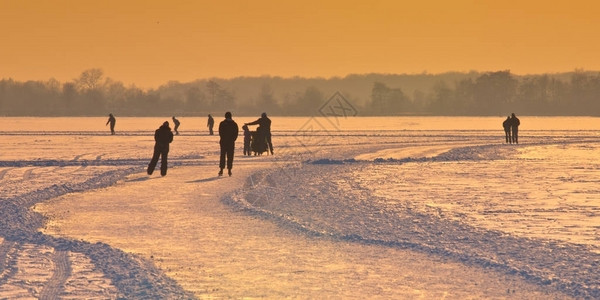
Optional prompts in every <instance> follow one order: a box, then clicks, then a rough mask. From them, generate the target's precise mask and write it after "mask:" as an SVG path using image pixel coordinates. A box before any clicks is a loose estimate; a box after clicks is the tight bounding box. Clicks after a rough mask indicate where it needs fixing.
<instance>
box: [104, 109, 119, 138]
mask: <svg viewBox="0 0 600 300" xmlns="http://www.w3.org/2000/svg"><path fill="white" fill-rule="evenodd" d="M115 123H117V119H115V116H113V114H112V113H110V114H108V121H106V125H108V124H110V134H112V135H115ZM106 125H104V126H106Z"/></svg>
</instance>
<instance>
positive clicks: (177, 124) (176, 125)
mask: <svg viewBox="0 0 600 300" xmlns="http://www.w3.org/2000/svg"><path fill="white" fill-rule="evenodd" d="M173 124H175V127H173V130H174V131H175V134H176V135H179V131H177V128H179V124H181V123H180V122H179V120H177V119H176V118H175V116H173Z"/></svg>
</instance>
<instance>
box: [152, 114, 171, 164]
mask: <svg viewBox="0 0 600 300" xmlns="http://www.w3.org/2000/svg"><path fill="white" fill-rule="evenodd" d="M154 141H155V144H154V155H152V160H150V164H148V175H152V172H154V168H155V167H156V163H158V158H159V157H161V160H160V175H161V176H165V175H167V156H168V155H169V144H170V143H171V142H173V132H171V128H170V127H169V122H168V121H165V122H164V123H163V124H162V126H160V127H159V128H158V129H157V130H156V131H155V132H154Z"/></svg>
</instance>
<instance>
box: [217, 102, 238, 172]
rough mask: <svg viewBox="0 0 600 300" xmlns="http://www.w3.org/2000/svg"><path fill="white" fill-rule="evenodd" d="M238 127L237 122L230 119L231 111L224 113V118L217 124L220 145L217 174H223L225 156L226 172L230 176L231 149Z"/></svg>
mask: <svg viewBox="0 0 600 300" xmlns="http://www.w3.org/2000/svg"><path fill="white" fill-rule="evenodd" d="M238 133H239V128H238V125H237V123H236V122H235V121H234V120H233V119H232V116H231V112H226V113H225V120H223V121H221V123H220V124H219V137H220V138H221V139H220V140H219V145H220V146H221V157H220V160H219V168H220V169H221V170H220V171H219V176H223V169H224V168H225V158H227V171H228V172H227V174H228V175H229V176H231V169H232V168H233V151H234V150H235V140H236V139H237V137H238Z"/></svg>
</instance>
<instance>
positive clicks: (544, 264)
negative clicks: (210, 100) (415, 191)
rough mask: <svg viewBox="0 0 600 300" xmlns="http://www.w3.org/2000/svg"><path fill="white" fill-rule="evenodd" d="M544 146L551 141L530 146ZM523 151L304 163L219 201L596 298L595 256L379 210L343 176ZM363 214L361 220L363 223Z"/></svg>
mask: <svg viewBox="0 0 600 300" xmlns="http://www.w3.org/2000/svg"><path fill="white" fill-rule="evenodd" d="M577 142H581V140H579V141H577ZM566 143H568V142H566ZM547 144H552V143H551V142H550V143H548V142H544V143H538V144H535V145H547ZM529 146H532V144H528V145H526V146H523V145H514V146H513V147H502V146H498V145H480V146H468V147H456V148H454V149H452V150H450V151H447V152H445V153H442V154H439V155H437V156H435V157H428V158H427V157H417V158H405V159H375V160H373V161H358V160H355V159H316V160H307V161H305V163H304V164H302V165H300V166H298V165H296V166H289V167H288V168H282V169H279V170H277V171H275V172H271V173H268V172H260V173H257V174H255V175H254V176H252V177H250V178H249V179H248V182H247V184H246V186H245V187H244V188H243V189H242V190H240V191H237V192H235V193H234V194H232V195H230V196H229V197H227V198H225V199H223V201H224V202H225V203H227V204H230V205H233V206H235V207H237V208H238V209H241V210H244V211H248V212H250V213H253V214H258V215H260V216H263V217H266V218H268V219H271V220H273V221H275V222H277V223H279V224H281V225H282V226H286V227H289V228H293V229H296V230H300V231H302V232H306V233H309V234H315V235H320V236H330V237H332V238H336V239H343V240H350V241H357V242H362V243H367V244H377V245H383V246H390V247H400V248H408V249H413V250H417V251H421V252H425V253H428V254H433V255H438V256H442V257H446V258H450V259H453V260H457V261H460V262H463V263H466V264H470V265H476V266H480V267H484V268H492V269H496V270H499V271H502V272H505V273H508V274H513V275H517V276H520V277H522V278H524V279H526V280H528V281H530V282H533V283H536V284H539V285H542V286H548V287H549V288H555V289H557V290H559V291H562V292H565V293H567V294H570V295H572V296H574V297H577V298H584V299H598V298H600V273H599V272H598V268H599V267H600V253H598V251H597V249H595V248H593V247H590V246H586V245H578V244H569V243H564V242H560V241H554V240H541V239H533V238H524V237H516V236H511V235H508V234H506V233H503V232H500V231H493V230H485V229H482V228H476V227H473V226H469V225H468V224H464V223H461V222H456V221H453V220H449V219H444V218H443V217H440V216H435V215H431V214H424V213H420V212H416V211H412V210H411V209H410V208H406V210H404V211H400V212H398V211H397V210H386V209H385V208H383V209H382V207H381V206H379V207H378V206H376V205H374V204H373V203H378V202H379V203H380V201H374V199H376V198H377V197H376V196H374V195H372V194H371V192H369V191H368V190H366V189H364V188H362V187H360V185H359V183H356V182H355V183H353V182H352V181H353V178H352V176H351V175H345V174H353V173H355V172H360V170H361V168H364V167H368V166H370V165H372V164H381V163H385V164H404V163H430V162H444V161H461V160H464V161H478V160H496V159H507V158H509V157H511V156H513V155H515V154H516V153H517V149H519V148H522V147H529ZM332 165H336V167H335V168H331V166H332ZM344 187H345V188H344ZM331 195H336V197H331ZM349 203H352V204H349ZM364 216H368V217H367V220H366V221H365V217H364ZM340 217H342V218H343V219H341V220H340ZM594 250H596V251H594Z"/></svg>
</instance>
